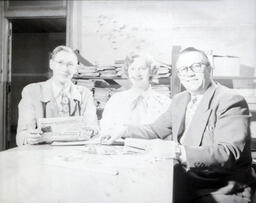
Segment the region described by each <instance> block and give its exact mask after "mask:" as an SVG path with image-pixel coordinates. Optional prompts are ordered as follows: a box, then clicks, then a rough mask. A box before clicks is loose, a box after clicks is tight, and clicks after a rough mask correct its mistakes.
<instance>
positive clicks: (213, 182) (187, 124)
mask: <svg viewBox="0 0 256 203" xmlns="http://www.w3.org/2000/svg"><path fill="white" fill-rule="evenodd" d="M176 67H177V75H178V77H179V79H180V81H181V83H182V85H183V86H184V87H185V89H186V90H185V91H184V92H181V93H179V94H177V95H175V96H174V97H173V100H172V104H171V105H170V107H169V109H168V110H167V112H166V113H164V114H163V115H162V116H161V117H160V118H159V119H158V120H157V121H156V122H155V123H153V124H151V125H143V126H127V127H124V128H123V129H120V131H119V132H118V133H115V134H113V135H112V136H111V137H103V138H102V139H103V140H104V142H105V143H112V142H113V141H114V140H115V139H117V138H119V137H138V138H145V139H154V138H161V139H164V138H165V137H167V136H170V135H171V137H172V139H173V140H174V142H173V145H172V146H170V148H171V147H174V148H175V151H176V157H175V158H176V159H177V160H178V161H179V166H180V167H178V169H179V171H178V172H177V174H178V176H182V179H180V180H181V181H182V182H183V183H184V185H182V186H181V188H178V190H177V188H175V187H178V186H177V185H174V189H175V192H174V197H175V201H174V202H175V203H176V202H182V203H185V202H194V203H200V202H205V203H206V202H207V203H219V202H222V203H228V202H240V203H241V202H244V203H245V202H246V203H248V202H251V198H252V193H253V192H254V185H255V173H254V171H253V169H252V168H251V162H252V159H251V152H250V141H251V137H250V129H249V119H250V112H249V109H248V105H247V103H246V101H245V99H244V98H243V97H242V96H240V95H238V94H236V93H235V92H234V91H233V90H231V89H228V88H226V87H224V86H222V85H220V84H216V83H215V82H214V81H213V80H212V74H211V71H212V67H211V65H210V63H209V60H208V58H207V56H206V54H205V53H204V52H202V51H201V50H197V49H195V48H192V47H190V48H187V49H185V50H183V51H182V52H181V53H180V54H179V57H178V60H177V64H176ZM223 68H225V67H223ZM177 179H178V178H177ZM177 184H178V185H180V183H179V182H177ZM185 190H186V192H187V193H185ZM183 191H184V192H183Z"/></svg>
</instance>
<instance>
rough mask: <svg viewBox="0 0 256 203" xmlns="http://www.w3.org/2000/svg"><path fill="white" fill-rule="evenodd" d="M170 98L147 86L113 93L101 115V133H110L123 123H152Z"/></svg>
mask: <svg viewBox="0 0 256 203" xmlns="http://www.w3.org/2000/svg"><path fill="white" fill-rule="evenodd" d="M170 103H171V99H170V98H168V97H166V96H165V95H163V94H160V93H158V92H156V91H154V90H152V89H151V87H149V88H148V89H147V90H146V91H143V92H140V91H138V90H136V89H132V88H131V89H129V90H126V91H123V92H119V93H116V94H114V95H113V96H112V97H111V98H110V99H109V101H108V102H107V104H106V106H105V108H104V112H103V115H102V120H101V122H100V124H101V130H102V133H103V134H105V133H110V134H111V132H112V131H113V130H114V129H117V128H121V126H125V125H128V124H129V125H143V124H149V123H153V122H154V121H155V120H156V119H157V118H158V117H159V116H160V115H161V114H162V113H164V112H165V111H167V109H168V107H169V105H170Z"/></svg>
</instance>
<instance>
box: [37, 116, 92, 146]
mask: <svg viewBox="0 0 256 203" xmlns="http://www.w3.org/2000/svg"><path fill="white" fill-rule="evenodd" d="M38 129H41V130H42V132H43V137H44V138H45V140H47V141H49V140H52V141H79V140H89V139H90V137H91V136H92V135H93V132H94V131H93V128H91V127H90V126H86V121H85V118H84V117H82V116H77V117H55V118H39V119H38Z"/></svg>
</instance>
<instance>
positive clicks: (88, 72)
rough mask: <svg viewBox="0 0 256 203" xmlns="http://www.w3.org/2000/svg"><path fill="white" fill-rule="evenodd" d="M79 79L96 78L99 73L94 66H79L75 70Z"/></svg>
mask: <svg viewBox="0 0 256 203" xmlns="http://www.w3.org/2000/svg"><path fill="white" fill-rule="evenodd" d="M77 72H78V75H79V76H80V77H98V76H99V73H98V71H97V67H96V66H85V65H82V64H80V65H79V66H78V69H77Z"/></svg>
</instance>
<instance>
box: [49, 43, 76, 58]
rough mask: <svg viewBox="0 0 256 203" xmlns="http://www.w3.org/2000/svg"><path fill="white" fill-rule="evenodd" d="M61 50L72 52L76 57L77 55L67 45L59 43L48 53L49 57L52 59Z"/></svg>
mask: <svg viewBox="0 0 256 203" xmlns="http://www.w3.org/2000/svg"><path fill="white" fill-rule="evenodd" d="M61 51H65V52H67V53H70V54H73V55H74V56H76V58H77V55H76V53H75V52H74V50H73V49H71V48H70V47H67V46H64V45H60V46H57V47H56V48H55V49H54V50H53V51H52V53H51V54H50V59H54V58H55V56H56V55H57V54H58V53H59V52H61Z"/></svg>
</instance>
